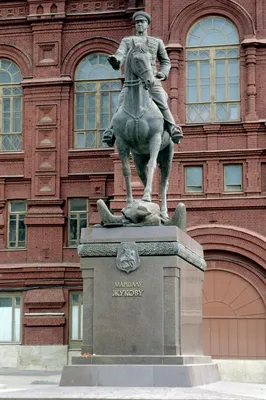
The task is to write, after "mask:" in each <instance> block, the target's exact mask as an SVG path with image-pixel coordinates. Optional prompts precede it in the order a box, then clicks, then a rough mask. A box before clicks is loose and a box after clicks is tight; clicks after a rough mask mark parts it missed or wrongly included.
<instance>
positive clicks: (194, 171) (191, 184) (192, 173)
mask: <svg viewBox="0 0 266 400" xmlns="http://www.w3.org/2000/svg"><path fill="white" fill-rule="evenodd" d="M202 175H203V168H202V167H201V166H197V167H196V166H195V167H185V191H186V192H194V193H201V192H202V191H203V184H202Z"/></svg>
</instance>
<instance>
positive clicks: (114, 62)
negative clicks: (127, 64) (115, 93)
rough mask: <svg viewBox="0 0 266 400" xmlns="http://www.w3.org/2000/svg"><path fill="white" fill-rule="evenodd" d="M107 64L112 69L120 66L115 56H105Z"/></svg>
mask: <svg viewBox="0 0 266 400" xmlns="http://www.w3.org/2000/svg"><path fill="white" fill-rule="evenodd" d="M107 60H108V62H109V64H111V66H112V67H113V69H116V70H118V69H119V67H120V61H119V60H118V59H117V58H116V56H109V57H107Z"/></svg>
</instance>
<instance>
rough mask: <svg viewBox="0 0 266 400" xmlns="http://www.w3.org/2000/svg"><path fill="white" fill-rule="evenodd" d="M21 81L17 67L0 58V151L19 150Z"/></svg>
mask: <svg viewBox="0 0 266 400" xmlns="http://www.w3.org/2000/svg"><path fill="white" fill-rule="evenodd" d="M21 80H22V77H21V72H20V70H19V68H18V66H17V65H16V64H14V63H13V62H12V61H9V60H6V59H4V58H0V151H17V150H21V125H22V124H21V122H22V121H21V110H22V87H21V86H20V82H21Z"/></svg>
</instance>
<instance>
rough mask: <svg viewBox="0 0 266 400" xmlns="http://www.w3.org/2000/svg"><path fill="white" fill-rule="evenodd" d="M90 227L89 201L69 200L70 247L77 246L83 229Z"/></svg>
mask: <svg viewBox="0 0 266 400" xmlns="http://www.w3.org/2000/svg"><path fill="white" fill-rule="evenodd" d="M87 226H88V199H86V198H80V199H70V200H69V226H68V238H69V239H68V245H69V246H77V245H78V243H79V239H80V233H81V229H82V228H87Z"/></svg>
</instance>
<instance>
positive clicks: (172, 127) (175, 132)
mask: <svg viewBox="0 0 266 400" xmlns="http://www.w3.org/2000/svg"><path fill="white" fill-rule="evenodd" d="M161 112H162V114H163V117H164V122H165V128H166V130H167V132H168V133H169V135H170V136H171V139H172V141H173V142H174V143H176V144H178V143H179V142H180V140H181V139H182V138H183V132H182V128H181V126H178V125H176V123H175V121H174V117H173V116H172V113H171V111H170V110H169V109H168V110H161Z"/></svg>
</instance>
